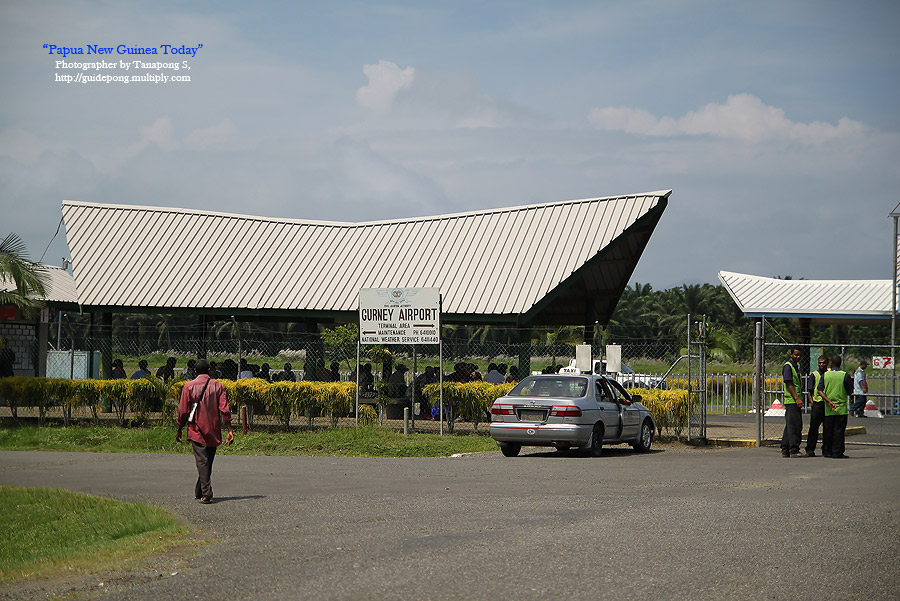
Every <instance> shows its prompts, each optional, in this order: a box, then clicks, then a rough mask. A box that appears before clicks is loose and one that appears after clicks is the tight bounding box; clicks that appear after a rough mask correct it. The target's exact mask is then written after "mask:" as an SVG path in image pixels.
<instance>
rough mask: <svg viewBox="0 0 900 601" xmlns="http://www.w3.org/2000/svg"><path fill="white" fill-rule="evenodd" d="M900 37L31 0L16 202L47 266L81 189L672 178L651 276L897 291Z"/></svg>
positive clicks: (725, 19)
mask: <svg viewBox="0 0 900 601" xmlns="http://www.w3.org/2000/svg"><path fill="white" fill-rule="evenodd" d="M898 26H900V4H898V3H896V2H867V1H862V2H854V3H847V2H802V1H796V2H766V1H764V2H755V3H751V4H748V3H737V2H734V3H732V2H707V1H699V0H698V1H679V2H674V1H665V0H657V1H645V2H640V1H637V2H616V1H612V2H565V1H558V2H552V3H550V2H523V1H515V2H513V1H509V2H485V1H482V2H433V3H430V2H391V3H383V2H340V1H335V2H315V3H312V2H296V3H293V2H292V3H288V2H283V3H282V2H260V3H254V4H250V3H246V2H172V1H170V2H166V1H162V2H155V3H128V2H72V1H67V2H24V1H19V0H12V1H10V0H6V1H5V2H4V3H3V4H2V5H0V77H2V81H3V89H4V101H3V102H2V103H0V192H2V194H0V203H2V204H0V206H2V207H3V215H4V216H5V217H6V220H7V221H8V222H9V223H8V224H7V225H6V228H7V231H14V232H16V233H18V234H19V235H21V236H22V237H23V239H24V240H25V242H26V243H27V244H28V246H29V249H30V250H31V254H32V257H33V258H35V259H37V258H39V257H40V256H41V254H42V253H44V248H45V247H46V246H47V244H48V242H49V241H50V239H51V237H52V236H53V233H54V232H55V231H56V227H57V224H58V222H59V219H60V217H61V213H60V204H61V202H62V201H63V200H64V199H70V200H83V201H95V202H103V203H116V204H136V205H152V206H173V207H185V208H195V209H209V210H216V211H224V212H234V213H246V214H254V215H264V216H273V217H292V218H301V219H324V220H334V221H362V220H374V219H383V218H384V219H387V218H403V217H413V216H420V215H432V214H443V213H452V212H458V211H469V210H477V209H482V208H492V207H501V206H515V205H522V204H529V203H538V202H547V201H556V200H567V199H575V198H588V197H597V196H612V195H619V194H629V193H637V192H647V191H653V190H661V189H673V190H674V192H673V194H672V197H671V199H670V204H669V208H668V209H667V211H666V213H665V214H664V216H663V219H662V221H661V223H660V225H659V227H658V228H657V231H656V233H655V234H654V236H653V238H652V239H651V242H650V244H649V246H648V248H647V250H646V252H645V254H644V256H643V258H642V259H641V262H640V263H639V265H638V268H637V270H636V272H635V274H634V276H633V277H632V281H640V282H650V283H651V284H652V285H653V286H654V287H655V288H668V287H671V286H676V285H680V284H682V283H695V282H716V273H717V272H718V271H720V270H728V271H738V272H745V273H751V274H756V275H768V276H772V275H792V276H794V277H806V278H810V279H820V278H824V279H832V278H834V279H889V278H890V265H891V260H892V259H891V255H890V246H889V245H890V242H891V241H890V237H891V233H892V225H891V221H890V219H888V217H887V215H888V213H890V212H891V210H892V209H893V208H894V207H895V206H896V205H897V203H898V202H900V194H898V192H897V191H898V188H900V187H898V183H900V182H898V179H900V175H898V174H900V168H898V159H900V135H898V132H900V43H898V42H897V35H896V31H897V30H898ZM45 43H49V44H56V45H62V46H82V47H83V46H86V45H87V44H101V45H107V46H115V45H118V44H125V45H127V46H159V45H161V44H173V45H176V46H180V45H181V44H185V45H187V46H197V45H198V44H199V43H203V48H202V49H200V50H199V51H198V54H197V56H196V57H194V58H188V59H187V60H188V63H189V65H190V67H191V69H190V71H186V72H183V73H187V74H189V75H190V76H191V79H192V81H191V82H189V83H187V82H185V83H171V82H170V83H167V84H151V83H129V84H115V83H113V84H102V83H90V84H76V83H72V84H65V83H60V82H56V81H54V74H55V72H56V71H57V69H56V68H55V61H56V60H60V57H58V56H50V55H48V54H47V51H46V50H44V49H43V44H45ZM95 58H96V57H87V56H86V57H67V58H66V59H65V60H68V61H71V60H94V59H95ZM121 58H124V59H125V60H133V59H134V58H140V57H134V56H124V57H120V56H114V59H115V60H119V59H121ZM162 58H165V57H162ZM60 72H62V71H60ZM70 72H74V71H70ZM166 73H168V74H171V72H166ZM132 74H133V73H132ZM4 235H5V234H4ZM66 254H67V251H66V248H65V238H64V235H63V233H62V232H61V233H60V235H59V237H57V239H56V240H54V242H53V243H52V244H51V246H50V249H49V250H48V251H47V253H46V256H45V259H44V260H45V261H47V262H50V263H54V264H56V263H59V261H60V257H62V256H64V255H66ZM510 260H514V257H511V258H510ZM481 267H482V268H484V269H500V267H498V266H491V265H484V266H481ZM398 285H402V283H398Z"/></svg>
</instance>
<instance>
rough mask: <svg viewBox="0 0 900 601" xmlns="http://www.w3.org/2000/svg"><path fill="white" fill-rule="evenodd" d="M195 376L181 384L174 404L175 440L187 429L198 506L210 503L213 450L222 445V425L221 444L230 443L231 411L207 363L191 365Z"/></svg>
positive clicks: (198, 362)
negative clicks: (175, 406)
mask: <svg viewBox="0 0 900 601" xmlns="http://www.w3.org/2000/svg"><path fill="white" fill-rule="evenodd" d="M194 369H196V370H197V377H196V378H194V379H193V380H191V381H190V382H188V383H186V384H185V385H184V388H183V389H182V390H181V402H179V403H178V417H177V418H176V422H177V424H178V432H177V433H176V434H175V441H176V442H181V430H182V428H184V426H185V424H187V426H188V440H190V441H191V445H192V446H193V447H194V460H195V461H196V463H197V474H198V477H197V485H196V486H195V487H194V496H195V498H197V499H199V500H200V502H201V503H203V504H207V503H212V499H213V489H212V484H211V482H210V477H211V476H212V468H213V460H214V459H215V458H216V449H217V448H218V447H219V445H221V444H222V424H223V423H224V424H225V425H226V426H227V427H228V436H227V437H226V438H225V444H231V443H232V442H233V441H234V431H233V430H232V429H231V411H230V409H229V407H228V399H227V398H226V397H225V388H224V387H223V386H222V384H221V383H219V382H218V381H217V380H214V379H212V378H210V377H209V361H207V360H206V359H200V360H199V361H197V363H196V365H194Z"/></svg>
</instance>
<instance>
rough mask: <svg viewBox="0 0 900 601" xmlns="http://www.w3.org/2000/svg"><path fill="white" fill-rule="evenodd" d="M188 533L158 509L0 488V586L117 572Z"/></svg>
mask: <svg viewBox="0 0 900 601" xmlns="http://www.w3.org/2000/svg"><path fill="white" fill-rule="evenodd" d="M186 533H187V529H186V528H184V527H183V526H179V525H178V523H177V521H176V518H175V517H174V516H173V515H172V514H170V513H169V512H167V511H165V510H163V509H160V508H159V507H153V506H149V505H135V504H133V503H125V502H122V501H115V500H112V499H106V498H102V497H95V496H91V495H85V494H81V493H73V492H68V491H64V490H58V489H47V488H21V487H16V486H0V540H3V544H2V545H0V582H3V583H5V582H13V581H18V580H22V579H27V578H35V577H41V576H51V575H52V576H58V575H60V574H65V573H92V572H98V571H104V570H107V569H113V568H120V567H122V566H123V565H126V564H128V563H129V562H130V561H132V560H134V559H138V558H142V557H147V556H149V555H155V554H158V553H161V552H163V551H165V550H167V549H169V548H171V547H173V546H176V545H179V544H182V543H183V542H184V540H185V536H186Z"/></svg>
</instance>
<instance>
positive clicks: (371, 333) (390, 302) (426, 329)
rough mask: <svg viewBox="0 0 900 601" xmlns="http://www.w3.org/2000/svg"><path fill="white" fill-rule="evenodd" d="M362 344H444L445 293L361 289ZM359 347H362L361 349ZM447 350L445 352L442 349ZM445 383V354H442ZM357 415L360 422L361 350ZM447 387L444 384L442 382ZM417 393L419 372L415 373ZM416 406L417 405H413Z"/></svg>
mask: <svg viewBox="0 0 900 601" xmlns="http://www.w3.org/2000/svg"><path fill="white" fill-rule="evenodd" d="M359 343H360V344H361V345H362V344H410V345H413V346H415V345H417V344H437V345H441V292H440V289H438V288H361V289H360V290H359ZM357 348H358V347H357ZM441 351H443V349H441ZM440 362H441V363H440V374H441V380H443V374H444V364H443V352H440ZM356 371H357V378H356V379H357V382H356V413H357V423H359V375H358V374H359V351H358V350H357V360H356ZM441 384H443V381H442V382H441ZM413 394H415V372H413ZM443 397H444V389H443V385H442V386H441V408H440V409H441V434H443V433H444V421H443V420H444V418H443V415H444V406H443V405H444V403H443ZM413 406H415V405H413Z"/></svg>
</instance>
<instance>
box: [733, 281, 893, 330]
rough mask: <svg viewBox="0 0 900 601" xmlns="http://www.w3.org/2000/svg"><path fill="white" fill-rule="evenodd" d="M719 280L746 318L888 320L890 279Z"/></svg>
mask: <svg viewBox="0 0 900 601" xmlns="http://www.w3.org/2000/svg"><path fill="white" fill-rule="evenodd" d="M719 281H720V282H722V284H723V285H724V286H725V289H726V290H728V294H730V295H731V298H732V299H734V302H735V303H736V304H737V306H738V307H739V308H740V310H741V311H743V313H744V315H746V316H747V317H786V318H795V319H809V320H810V323H833V322H835V321H841V322H847V321H852V322H857V323H883V322H884V320H889V319H890V318H891V281H890V280H779V279H777V278H766V277H761V276H756V275H747V274H743V273H733V272H730V271H720V272H719Z"/></svg>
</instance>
